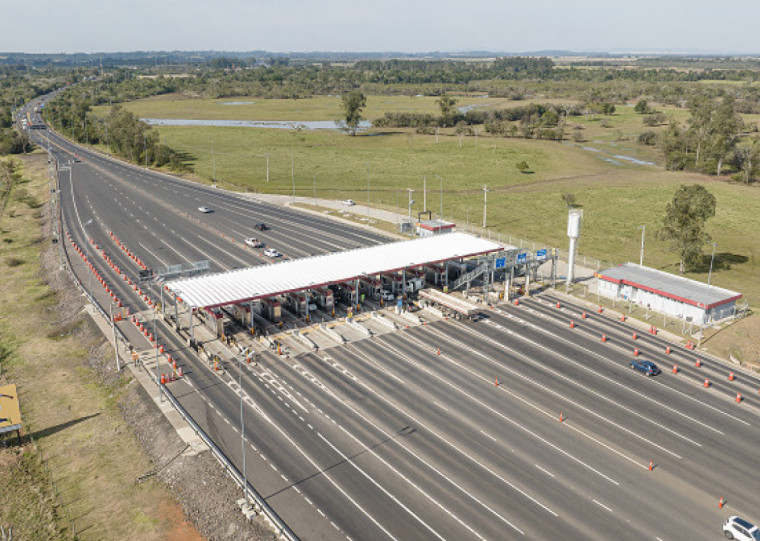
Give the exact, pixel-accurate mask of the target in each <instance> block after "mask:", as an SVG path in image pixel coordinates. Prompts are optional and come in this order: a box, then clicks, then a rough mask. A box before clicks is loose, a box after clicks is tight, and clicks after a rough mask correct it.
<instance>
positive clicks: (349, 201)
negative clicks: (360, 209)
mask: <svg viewBox="0 0 760 541" xmlns="http://www.w3.org/2000/svg"><path fill="white" fill-rule="evenodd" d="M341 203H343V204H344V205H346V206H347V207H353V206H354V205H355V204H356V203H354V200H353V199H344V200H343V201H341Z"/></svg>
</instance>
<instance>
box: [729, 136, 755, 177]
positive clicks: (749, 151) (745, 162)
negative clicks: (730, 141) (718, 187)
mask: <svg viewBox="0 0 760 541" xmlns="http://www.w3.org/2000/svg"><path fill="white" fill-rule="evenodd" d="M733 162H734V166H735V167H736V168H737V169H738V170H739V171H740V173H737V177H738V178H739V179H741V181H742V182H744V183H746V184H749V183H750V182H752V181H753V180H755V179H756V178H757V177H758V175H759V174H760V140H758V139H757V137H753V138H752V139H750V140H748V141H747V142H746V143H744V144H741V145H736V147H735V148H734V155H733Z"/></svg>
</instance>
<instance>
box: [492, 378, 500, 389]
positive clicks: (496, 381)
mask: <svg viewBox="0 0 760 541" xmlns="http://www.w3.org/2000/svg"><path fill="white" fill-rule="evenodd" d="M493 384H494V386H496V387H498V385H499V378H498V377H497V378H496V379H494V380H493Z"/></svg>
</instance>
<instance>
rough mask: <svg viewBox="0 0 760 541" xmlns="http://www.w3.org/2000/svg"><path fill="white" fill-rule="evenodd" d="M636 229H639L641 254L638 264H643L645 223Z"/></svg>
mask: <svg viewBox="0 0 760 541" xmlns="http://www.w3.org/2000/svg"><path fill="white" fill-rule="evenodd" d="M637 229H641V256H639V266H642V267H643V266H644V231H646V229H647V226H646V224H644V225H640V226H639V227H637Z"/></svg>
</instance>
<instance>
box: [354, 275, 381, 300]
mask: <svg viewBox="0 0 760 541" xmlns="http://www.w3.org/2000/svg"><path fill="white" fill-rule="evenodd" d="M359 287H360V288H361V289H360V293H363V294H364V295H365V296H366V297H367V298H369V299H375V300H377V299H379V298H380V293H381V291H382V290H383V282H382V280H378V279H376V278H360V279H359Z"/></svg>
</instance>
